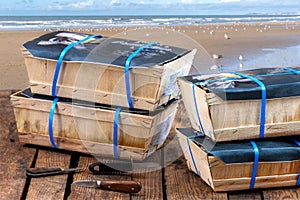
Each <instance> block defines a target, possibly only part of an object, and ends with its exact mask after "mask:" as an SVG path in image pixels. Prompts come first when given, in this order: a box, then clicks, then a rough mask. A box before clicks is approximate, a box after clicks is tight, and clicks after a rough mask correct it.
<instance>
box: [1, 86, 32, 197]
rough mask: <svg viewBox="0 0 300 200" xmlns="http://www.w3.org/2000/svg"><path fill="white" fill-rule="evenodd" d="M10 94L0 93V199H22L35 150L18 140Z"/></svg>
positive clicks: (9, 92)
mask: <svg viewBox="0 0 300 200" xmlns="http://www.w3.org/2000/svg"><path fill="white" fill-rule="evenodd" d="M10 94H12V91H0V155H1V156H0V170H1V172H0V180H1V181H0V188H1V190H0V197H1V199H20V198H21V197H22V192H23V188H24V187H25V183H26V176H25V170H26V168H27V167H29V166H30V165H31V163H32V161H33V158H34V155H35V149H30V148H24V147H23V146H22V145H20V144H19V142H18V140H17V132H16V123H15V120H14V114H13V110H12V107H11V106H10V102H9V95H10ZM20 152H21V153H20Z"/></svg>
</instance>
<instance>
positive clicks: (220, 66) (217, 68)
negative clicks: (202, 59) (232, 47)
mask: <svg viewBox="0 0 300 200" xmlns="http://www.w3.org/2000/svg"><path fill="white" fill-rule="evenodd" d="M220 68H222V65H213V66H211V68H210V69H211V70H219V69H220Z"/></svg>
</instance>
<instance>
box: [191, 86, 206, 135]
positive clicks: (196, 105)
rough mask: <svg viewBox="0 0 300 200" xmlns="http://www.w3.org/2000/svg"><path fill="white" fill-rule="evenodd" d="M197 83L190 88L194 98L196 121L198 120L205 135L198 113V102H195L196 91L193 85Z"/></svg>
mask: <svg viewBox="0 0 300 200" xmlns="http://www.w3.org/2000/svg"><path fill="white" fill-rule="evenodd" d="M196 84H197V83H195V84H193V85H192V90H193V98H194V104H195V109H196V113H197V118H198V122H199V126H200V129H201V132H202V133H203V134H204V135H205V131H204V128H203V125H202V122H201V118H200V114H199V109H198V104H197V98H196V92H195V85H196Z"/></svg>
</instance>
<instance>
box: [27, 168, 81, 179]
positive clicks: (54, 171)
mask: <svg viewBox="0 0 300 200" xmlns="http://www.w3.org/2000/svg"><path fill="white" fill-rule="evenodd" d="M81 170H82V168H69V169H64V168H61V167H37V168H28V169H27V170H26V175H27V176H29V177H32V178H37V177H43V176H51V175H58V174H66V173H70V172H78V171H81Z"/></svg>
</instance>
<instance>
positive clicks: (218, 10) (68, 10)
mask: <svg viewBox="0 0 300 200" xmlns="http://www.w3.org/2000/svg"><path fill="white" fill-rule="evenodd" d="M249 13H262V14H264V13H268V14H276V13H293V14H294V13H300V1H298V0H285V1H276V0H260V1H259V0H166V1H162V0H138V1H132V0H1V4H0V15H71V14H82V15H164V14H167V15H179V14H180V15H189V14H190V15H222V14H249Z"/></svg>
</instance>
